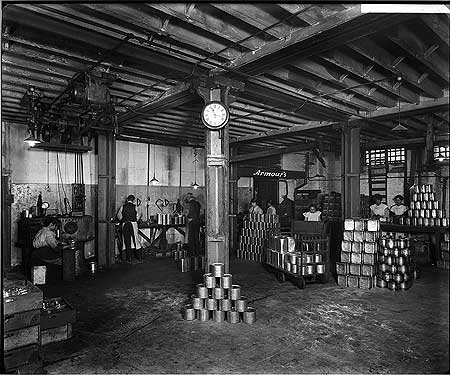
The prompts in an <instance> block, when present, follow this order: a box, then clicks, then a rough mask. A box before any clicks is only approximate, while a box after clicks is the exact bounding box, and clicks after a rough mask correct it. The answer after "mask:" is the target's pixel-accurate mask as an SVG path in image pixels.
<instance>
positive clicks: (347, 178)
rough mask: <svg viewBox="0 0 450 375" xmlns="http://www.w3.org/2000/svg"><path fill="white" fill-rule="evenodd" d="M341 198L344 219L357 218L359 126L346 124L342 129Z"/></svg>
mask: <svg viewBox="0 0 450 375" xmlns="http://www.w3.org/2000/svg"><path fill="white" fill-rule="evenodd" d="M342 151H343V152H342V165H343V181H342V193H343V194H342V197H343V212H344V217H345V218H350V217H359V216H360V211H361V207H360V206H361V203H360V186H359V184H360V160H361V155H360V126H359V125H352V126H349V124H348V123H346V124H344V127H343V129H342Z"/></svg>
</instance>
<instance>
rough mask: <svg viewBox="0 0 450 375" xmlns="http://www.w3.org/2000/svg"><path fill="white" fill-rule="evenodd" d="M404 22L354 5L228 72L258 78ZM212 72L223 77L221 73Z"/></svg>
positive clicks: (245, 57)
mask: <svg viewBox="0 0 450 375" xmlns="http://www.w3.org/2000/svg"><path fill="white" fill-rule="evenodd" d="M409 17H410V16H409ZM405 18H406V16H405V15H401V16H399V15H379V14H362V13H361V9H360V6H359V5H354V6H353V7H351V8H349V9H346V10H344V11H341V12H338V13H336V14H335V15H333V16H330V17H328V18H327V19H325V20H323V21H322V22H319V23H317V24H315V25H313V26H310V27H305V28H302V29H299V30H296V31H293V32H292V33H291V34H290V35H289V38H286V39H283V40H277V41H273V42H269V43H267V44H266V45H264V46H262V47H261V48H260V49H259V50H258V51H255V52H249V53H246V54H244V55H243V56H241V57H239V58H237V59H235V60H233V61H232V62H231V63H229V64H228V68H230V69H233V70H238V71H240V72H243V73H246V74H252V75H255V74H258V73H261V72H264V71H267V70H269V69H272V68H274V67H278V66H282V65H284V64H286V63H289V61H292V59H294V58H296V57H298V56H302V57H308V56H311V55H315V54H319V53H322V52H324V51H327V50H329V49H332V48H335V47H336V46H337V45H340V44H345V43H348V42H350V41H352V40H354V39H358V38H361V37H362V36H364V35H367V34H371V33H373V32H375V31H379V30H380V29H382V28H386V27H389V26H391V25H392V24H395V23H397V22H399V21H400V20H403V19H405ZM213 72H214V73H216V74H219V73H223V71H222V70H220V69H214V70H213Z"/></svg>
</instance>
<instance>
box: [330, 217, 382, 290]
mask: <svg viewBox="0 0 450 375" xmlns="http://www.w3.org/2000/svg"><path fill="white" fill-rule="evenodd" d="M379 237H380V222H379V221H378V220H365V219H346V220H345V221H344V238H343V241H342V245H341V249H342V251H341V262H337V263H336V272H337V275H338V285H341V286H348V287H354V288H362V289H370V288H372V287H373V286H375V275H376V271H377V267H376V266H377V253H378V239H379Z"/></svg>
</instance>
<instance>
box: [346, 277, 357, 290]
mask: <svg viewBox="0 0 450 375" xmlns="http://www.w3.org/2000/svg"><path fill="white" fill-rule="evenodd" d="M347 286H349V287H352V288H359V276H347Z"/></svg>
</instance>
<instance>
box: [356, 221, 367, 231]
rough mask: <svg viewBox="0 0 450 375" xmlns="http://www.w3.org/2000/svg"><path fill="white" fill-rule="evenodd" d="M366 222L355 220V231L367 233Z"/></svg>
mask: <svg viewBox="0 0 450 375" xmlns="http://www.w3.org/2000/svg"><path fill="white" fill-rule="evenodd" d="M365 230H366V221H365V220H355V231H361V232H363V231H365Z"/></svg>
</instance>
